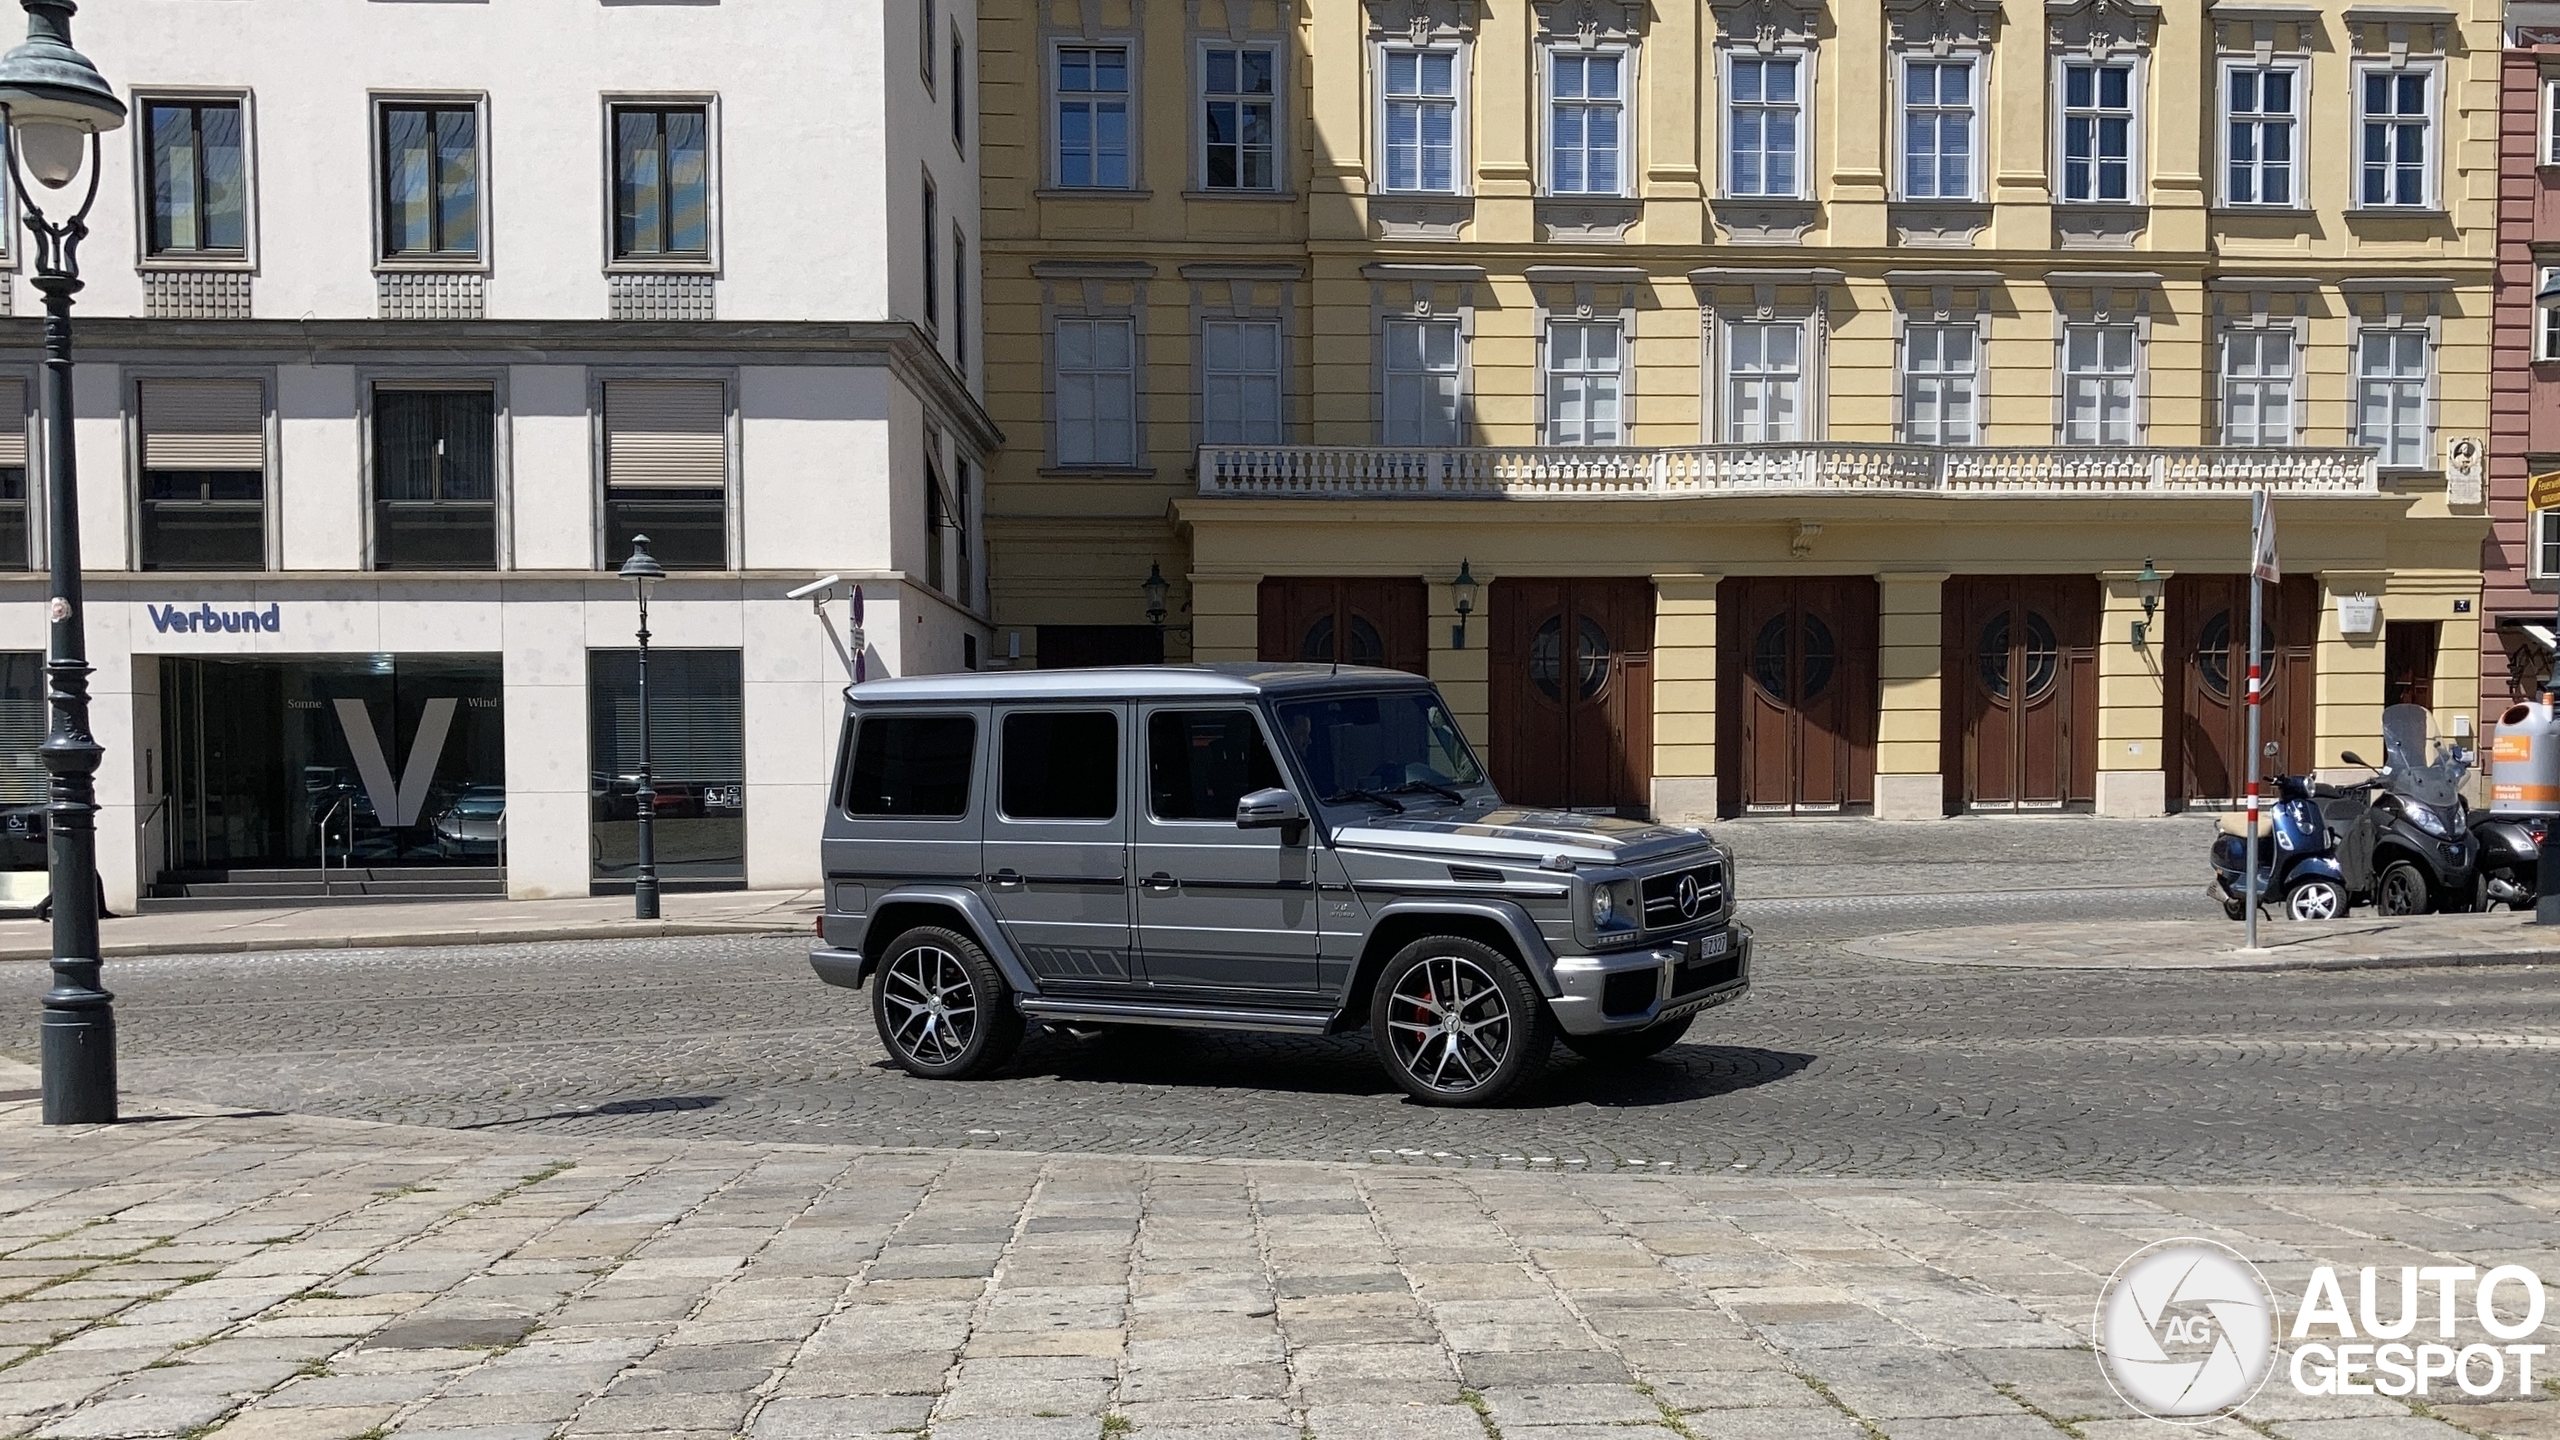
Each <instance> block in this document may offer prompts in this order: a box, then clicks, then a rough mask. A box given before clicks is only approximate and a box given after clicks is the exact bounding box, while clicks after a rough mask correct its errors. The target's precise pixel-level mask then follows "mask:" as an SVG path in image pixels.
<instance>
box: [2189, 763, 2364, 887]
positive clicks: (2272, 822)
mask: <svg viewBox="0 0 2560 1440" xmlns="http://www.w3.org/2000/svg"><path fill="white" fill-rule="evenodd" d="M2275 782H2276V798H2275V803H2274V804H2272V805H2270V806H2268V807H2267V809H2266V810H2265V812H2264V816H2265V818H2263V819H2262V820H2260V821H2259V832H2258V839H2257V844H2258V895H2259V901H2260V903H2261V904H2264V903H2266V902H2267V901H2270V900H2272V901H2275V902H2277V903H2279V904H2281V905H2283V906H2284V912H2285V913H2286V914H2287V915H2290V916H2292V917H2293V918H2294V919H2296V920H2335V919H2337V918H2339V917H2340V916H2342V915H2345V914H2346V913H2347V907H2348V905H2349V904H2351V903H2352V901H2353V896H2354V892H2353V891H2352V890H2350V889H2349V888H2348V886H2347V876H2346V870H2345V867H2343V866H2342V865H2340V864H2339V861H2338V836H2339V835H2341V834H2343V833H2344V832H2345V830H2346V828H2347V827H2348V826H2350V825H2352V824H2354V823H2355V820H2356V817H2357V816H2359V815H2361V814H2362V813H2363V812H2364V810H2365V806H2366V800H2365V795H2366V792H2367V791H2370V790H2372V789H2373V788H2374V787H2375V786H2377V785H2379V784H2381V783H2382V781H2381V780H2380V779H2378V778H2377V779H2374V780H2368V781H2364V782H2361V783H2359V784H2355V785H2350V786H2345V787H2343V788H2342V787H2340V786H2336V785H2324V784H2321V783H2320V782H2318V781H2316V780H2313V779H2312V778H2311V777H2310V776H2308V775H2279V776H2277V777H2275ZM2324 801H2325V802H2328V803H2327V804H2325V805H2324V804H2323V803H2322V802H2324ZM2247 827H2248V812H2246V811H2235V812H2233V813H2231V814H2228V815H2225V816H2224V817H2223V833H2222V834H2220V835H2217V836H2215V837H2214V840H2213V883H2212V884H2211V885H2210V886H2207V887H2206V890H2205V893H2206V894H2207V895H2209V896H2211V897H2212V898H2213V899H2214V900H2216V901H2218V902H2220V904H2221V906H2222V913H2223V914H2224V915H2226V916H2228V917H2229V918H2231V919H2233V920H2245V919H2247V918H2248V916H2249V908H2248V901H2247V899H2246V898H2245V891H2246V888H2247V887H2246V866H2247V864H2248V858H2249V852H2248V851H2247V850H2246V849H2244V848H2242V847H2243V846H2244V845H2245V844H2247V840H2246V839H2245V836H2244V832H2245V831H2246V829H2247Z"/></svg>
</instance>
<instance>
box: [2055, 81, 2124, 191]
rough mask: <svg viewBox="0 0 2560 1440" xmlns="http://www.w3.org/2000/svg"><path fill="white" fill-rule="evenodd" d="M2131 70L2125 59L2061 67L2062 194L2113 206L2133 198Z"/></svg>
mask: <svg viewBox="0 0 2560 1440" xmlns="http://www.w3.org/2000/svg"><path fill="white" fill-rule="evenodd" d="M2133 81H2134V74H2133V65H2132V63H2131V62H2129V61H2111V62H2105V63H2100V62H2097V61H2078V60H2075V61H2071V62H2068V63H2066V64H2065V65H2064V66H2063V67H2062V198H2063V199H2064V200H2067V201H2071V202H2074V203H2094V204H2113V203H2120V202H2125V201H2130V200H2132V199H2133V198H2134V193H2135V192H2134V168H2133V167H2134V153H2133V151H2134V134H2135V131H2134V120H2135V113H2134V103H2135V92H2134V83H2133Z"/></svg>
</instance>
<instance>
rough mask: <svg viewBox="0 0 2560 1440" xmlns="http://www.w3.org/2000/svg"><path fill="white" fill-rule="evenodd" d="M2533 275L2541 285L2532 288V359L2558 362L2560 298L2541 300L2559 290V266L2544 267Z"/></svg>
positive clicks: (2559, 357) (2559, 349)
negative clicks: (2538, 279)
mask: <svg viewBox="0 0 2560 1440" xmlns="http://www.w3.org/2000/svg"><path fill="white" fill-rule="evenodd" d="M2535 273H2536V274H2537V275H2539V276H2540V277H2541V283H2540V284H2538V285H2536V286H2534V325H2533V358H2534V359H2536V360H2560V298H2555V299H2551V300H2545V299H2543V298H2541V297H2543V296H2544V295H2548V294H2551V293H2552V292H2553V290H2555V289H2560V265H2545V266H2543V267H2542V268H2541V269H2540V270H2539V271H2536V272H2535Z"/></svg>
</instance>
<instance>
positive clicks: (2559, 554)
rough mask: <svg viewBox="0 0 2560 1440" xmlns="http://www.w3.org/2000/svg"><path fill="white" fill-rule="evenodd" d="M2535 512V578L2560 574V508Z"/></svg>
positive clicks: (2533, 571)
mask: <svg viewBox="0 0 2560 1440" xmlns="http://www.w3.org/2000/svg"><path fill="white" fill-rule="evenodd" d="M2532 514H2533V535H2534V542H2533V570H2532V572H2531V573H2532V574H2533V576H2534V578H2536V579H2541V578H2543V577H2545V576H2551V575H2560V510H2536V511H2534V512H2532Z"/></svg>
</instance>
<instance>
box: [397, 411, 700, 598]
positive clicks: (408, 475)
mask: <svg viewBox="0 0 2560 1440" xmlns="http://www.w3.org/2000/svg"><path fill="white" fill-rule="evenodd" d="M495 410H496V397H495V396H494V395H493V394H492V393H491V392H489V391H487V390H477V389H473V390H463V389H435V390H409V389H396V388H392V387H389V386H382V387H377V388H376V389H375V390H374V392H373V568H375V569H377V570H490V569H494V568H496V566H497V563H498V490H497V455H496V449H495V435H496V432H495V427H494V424H493V417H494V412H495ZM652 538H654V537H652ZM625 553H628V552H625Z"/></svg>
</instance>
